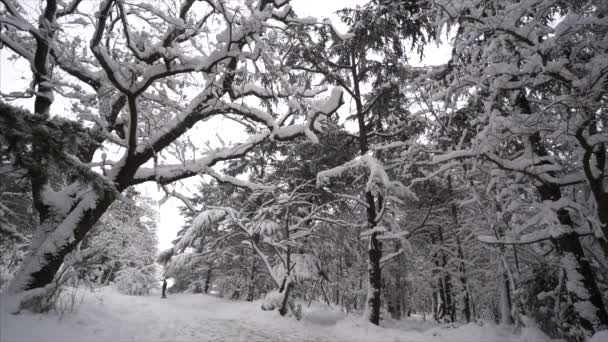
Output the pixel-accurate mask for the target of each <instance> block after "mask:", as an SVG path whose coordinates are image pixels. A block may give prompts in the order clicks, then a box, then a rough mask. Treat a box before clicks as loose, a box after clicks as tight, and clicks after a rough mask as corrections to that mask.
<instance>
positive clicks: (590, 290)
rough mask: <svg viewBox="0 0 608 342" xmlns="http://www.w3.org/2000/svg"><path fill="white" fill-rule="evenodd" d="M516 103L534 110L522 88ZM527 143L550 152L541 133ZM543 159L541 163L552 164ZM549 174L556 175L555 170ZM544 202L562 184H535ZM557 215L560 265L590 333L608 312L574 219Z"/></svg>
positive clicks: (607, 323) (605, 321)
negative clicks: (564, 229) (576, 230)
mask: <svg viewBox="0 0 608 342" xmlns="http://www.w3.org/2000/svg"><path fill="white" fill-rule="evenodd" d="M517 106H518V107H519V108H520V110H521V112H522V114H531V113H532V109H531V107H530V103H529V102H528V100H527V98H526V96H525V92H524V91H523V90H522V91H520V92H519V95H518V97H517ZM528 142H529V143H530V146H531V148H532V151H533V152H534V154H536V155H537V156H539V157H545V156H548V155H549V152H548V151H547V148H546V146H545V144H544V142H543V140H542V137H541V135H540V133H539V132H536V133H534V134H532V135H530V136H529V138H528ZM549 163H550V162H548V161H543V162H541V163H540V164H549ZM548 173H549V174H550V175H552V176H555V175H554V174H553V173H552V172H548ZM536 189H537V190H538V193H539V195H540V198H541V200H542V201H552V202H557V201H559V200H560V199H561V198H562V194H561V189H560V186H559V184H556V183H551V182H548V181H544V182H542V183H539V184H538V185H537V186H536ZM557 218H558V220H559V223H560V224H561V225H562V227H564V228H566V232H564V233H562V234H561V235H559V236H558V237H556V238H554V239H553V240H552V241H553V242H554V244H555V246H556V248H557V249H558V252H559V254H560V260H561V266H562V268H563V269H564V271H565V272H566V288H567V290H568V295H569V297H570V300H571V302H572V305H573V307H574V312H575V314H576V320H577V321H578V323H579V324H580V326H581V327H582V328H583V329H584V330H585V331H586V334H588V335H589V336H591V335H593V334H594V333H595V332H597V331H598V330H601V329H605V328H606V327H608V314H607V313H606V308H605V306H604V302H603V300H602V296H601V293H600V291H599V289H598V286H597V283H596V281H595V277H594V274H593V270H592V269H591V266H590V264H589V260H588V259H587V257H586V256H585V253H584V251H583V247H582V245H581V242H580V240H579V237H578V235H577V233H576V232H575V230H574V222H573V221H572V218H571V217H570V213H569V212H568V210H567V209H565V208H561V209H558V210H557Z"/></svg>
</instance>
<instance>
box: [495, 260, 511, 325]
mask: <svg viewBox="0 0 608 342" xmlns="http://www.w3.org/2000/svg"><path fill="white" fill-rule="evenodd" d="M498 277H499V280H498V284H499V287H500V304H499V309H500V323H501V324H503V325H512V324H513V317H512V316H511V312H512V301H511V290H510V287H509V275H508V274H507V271H506V270H505V268H504V266H503V265H502V262H501V263H500V264H499V268H498Z"/></svg>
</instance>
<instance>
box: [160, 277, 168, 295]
mask: <svg viewBox="0 0 608 342" xmlns="http://www.w3.org/2000/svg"><path fill="white" fill-rule="evenodd" d="M165 291H167V279H163V295H162V297H161V298H167V295H166V294H165Z"/></svg>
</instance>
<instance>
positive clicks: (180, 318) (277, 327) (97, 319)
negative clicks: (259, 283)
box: [0, 287, 546, 342]
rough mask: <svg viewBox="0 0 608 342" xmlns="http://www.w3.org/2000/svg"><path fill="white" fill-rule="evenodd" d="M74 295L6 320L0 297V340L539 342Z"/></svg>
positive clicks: (171, 301) (507, 335) (228, 305)
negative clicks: (69, 306) (64, 305)
mask: <svg viewBox="0 0 608 342" xmlns="http://www.w3.org/2000/svg"><path fill="white" fill-rule="evenodd" d="M75 293H76V296H75V297H74V298H77V299H78V304H76V307H75V310H74V311H73V312H66V313H64V314H63V315H61V314H58V313H50V314H46V315H35V314H30V313H22V314H20V315H11V314H8V313H7V312H6V310H5V308H4V307H3V306H2V304H3V302H2V300H1V299H0V341H2V342H16V341H28V342H36V341H38V342H51V341H52V342H58V341H61V342H69V341H74V342H75V341H78V342H92V341H96V342H97V341H99V342H101V341H104V342H106V341H116V342H122V341H154V342H159V341H193V342H194V341H196V342H205V341H230V342H234V341H243V342H244V341H247V342H257V341H264V342H266V341H269V342H275V341H276V342H279V341H285V342H291V341H298V342H329V341H361V342H369V341H387V342H388V341H390V342H419V341H420V342H422V341H424V342H427V341H436V342H447V341H450V342H456V341H467V342H482V341H483V342H487V341H496V342H523V341H526V342H531V341H534V342H540V341H546V339H544V336H541V335H539V334H537V333H536V332H535V331H534V330H531V331H529V332H526V333H525V334H522V335H518V336H516V335H513V334H512V332H511V331H509V330H508V329H504V328H501V327H497V326H495V325H493V324H491V323H471V324H466V325H462V326H458V327H454V326H436V324H434V323H431V322H428V321H426V322H425V321H422V320H420V319H411V320H403V321H393V320H387V321H383V323H382V325H383V327H377V326H374V325H371V324H369V323H367V322H365V321H364V320H363V319H362V318H361V316H360V315H356V316H354V315H346V314H344V313H342V312H340V311H338V310H336V309H332V308H328V307H327V306H326V305H324V304H317V305H313V306H312V307H310V308H308V307H306V308H304V310H303V318H302V320H300V321H298V320H296V319H295V318H293V317H281V316H280V315H279V314H278V312H276V311H262V310H261V309H260V305H261V302H260V301H257V302H242V301H230V300H226V299H222V298H217V297H214V296H209V295H202V294H175V295H168V296H167V298H166V299H161V298H160V294H154V295H150V296H126V295H123V294H120V293H118V292H116V291H115V290H114V289H113V288H111V287H105V288H102V289H99V290H97V291H96V292H95V293H90V292H85V291H84V290H78V291H77V292H75ZM67 294H68V295H69V291H68V293H67ZM80 299H82V301H80Z"/></svg>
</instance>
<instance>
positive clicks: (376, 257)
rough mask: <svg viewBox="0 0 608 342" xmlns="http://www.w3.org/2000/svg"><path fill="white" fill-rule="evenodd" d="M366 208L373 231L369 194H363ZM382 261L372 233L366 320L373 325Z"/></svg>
mask: <svg viewBox="0 0 608 342" xmlns="http://www.w3.org/2000/svg"><path fill="white" fill-rule="evenodd" d="M365 197H366V200H367V204H368V208H367V222H368V228H369V229H373V228H374V227H375V224H376V203H375V200H374V196H373V195H372V194H371V192H369V191H368V192H366V194H365ZM380 259H382V244H381V243H380V240H379V239H378V233H377V232H374V233H372V234H371V235H370V237H369V245H368V264H367V272H368V279H369V283H368V291H367V315H368V320H369V321H370V322H371V323H373V324H376V325H378V324H380V304H381V301H380V300H381V299H380V297H381V295H382V292H381V291H382V273H381V268H380Z"/></svg>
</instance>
